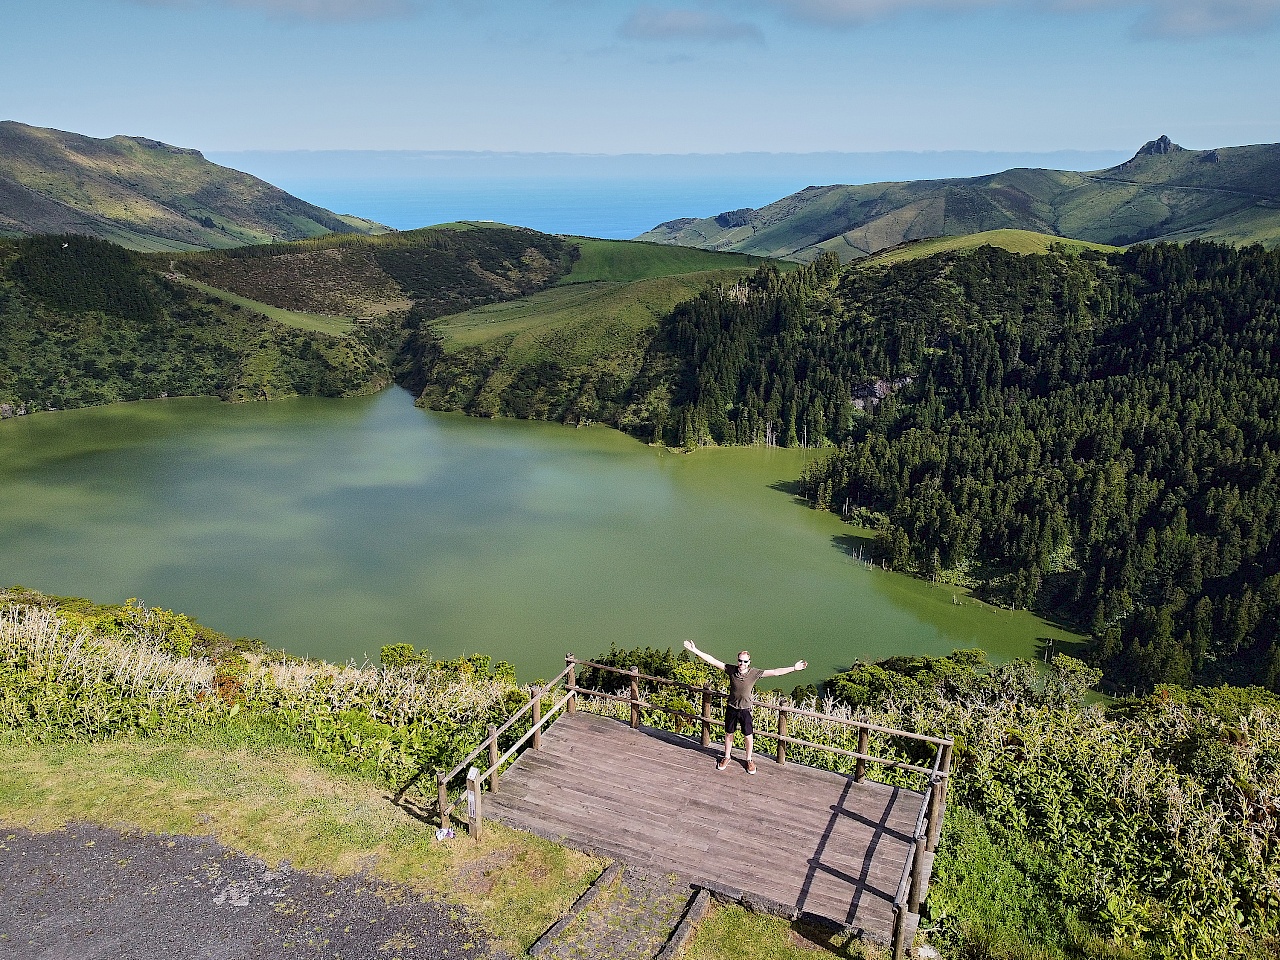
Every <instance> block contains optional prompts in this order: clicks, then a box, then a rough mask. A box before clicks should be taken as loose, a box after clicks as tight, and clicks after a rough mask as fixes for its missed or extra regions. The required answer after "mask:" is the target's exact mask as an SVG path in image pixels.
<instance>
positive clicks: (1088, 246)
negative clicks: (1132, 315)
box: [858, 230, 1120, 266]
mask: <svg viewBox="0 0 1280 960" xmlns="http://www.w3.org/2000/svg"><path fill="white" fill-rule="evenodd" d="M978 247H999V248H1000V249H1001V250H1008V251H1009V252H1010V253H1022V254H1029V253H1049V252H1050V251H1052V250H1065V251H1078V250H1097V251H1099V252H1102V253H1114V252H1117V251H1119V250H1120V248H1119V247H1113V246H1108V245H1107V244H1102V243H1087V242H1085V241H1082V240H1067V239H1065V238H1063V237H1054V236H1050V235H1049V234H1047V233H1034V232H1032V231H1030V230H987V231H985V232H983V233H971V234H969V235H968V236H964V237H934V238H932V239H930V240H911V241H908V242H907V243H903V244H899V245H898V246H896V247H890V248H889V249H888V250H881V251H880V252H879V253H876V254H873V255H872V256H870V257H867V258H866V259H865V260H860V261H859V262H858V265H859V266H872V265H879V266H887V265H889V264H891V263H905V262H906V261H908V260H922V259H924V258H925V257H931V256H933V255H934V254H935V253H950V252H952V251H957V250H976V249H977V248H978Z"/></svg>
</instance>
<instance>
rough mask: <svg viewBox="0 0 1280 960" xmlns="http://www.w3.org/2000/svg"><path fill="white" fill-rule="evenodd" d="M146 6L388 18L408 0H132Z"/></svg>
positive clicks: (405, 10)
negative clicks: (222, 8) (219, 8)
mask: <svg viewBox="0 0 1280 960" xmlns="http://www.w3.org/2000/svg"><path fill="white" fill-rule="evenodd" d="M134 2H135V3H141V4H143V5H144V6H149V7H186V8H190V9H197V8H200V7H224V8H228V9H237V10H254V11H257V12H259V13H263V14H265V15H267V16H269V17H272V18H274V19H279V20H313V21H354V20H388V19H395V18H399V17H405V16H408V15H409V14H410V13H411V12H412V11H413V6H414V4H413V2H412V0H134Z"/></svg>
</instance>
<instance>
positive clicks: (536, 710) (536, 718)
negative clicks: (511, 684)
mask: <svg viewBox="0 0 1280 960" xmlns="http://www.w3.org/2000/svg"><path fill="white" fill-rule="evenodd" d="M541 723H542V688H541V687H535V688H534V691H533V749H535V750H541V749H542V728H541V727H540V726H539V724H541Z"/></svg>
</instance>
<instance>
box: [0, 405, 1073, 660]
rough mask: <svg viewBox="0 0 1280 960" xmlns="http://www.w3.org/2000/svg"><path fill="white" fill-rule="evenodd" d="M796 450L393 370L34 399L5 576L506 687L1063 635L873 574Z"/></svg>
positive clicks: (317, 650)
mask: <svg viewBox="0 0 1280 960" xmlns="http://www.w3.org/2000/svg"><path fill="white" fill-rule="evenodd" d="M804 456H805V454H804V453H803V452H802V451H793V450H761V449H723V450H701V451H698V452H697V453H694V454H692V455H680V454H672V453H669V452H665V451H658V450H654V449H651V448H649V447H646V446H644V445H643V444H640V443H638V442H636V441H634V440H632V439H630V438H628V437H626V436H624V435H622V434H619V433H617V432H615V431H613V430H610V429H607V428H604V427H593V428H586V429H571V428H567V427H562V426H558V425H551V424H539V423H524V422H518V421H488V420H476V419H472V418H467V417H462V416H454V415H441V414H433V413H427V412H425V411H422V410H419V409H417V408H415V407H414V406H413V404H412V400H411V398H410V396H409V395H408V394H407V393H405V392H404V391H402V390H399V389H394V390H389V391H386V392H384V393H382V394H380V395H378V396H376V397H371V398H364V399H355V400H291V401H276V402H271V403H246V404H236V405H232V404H225V403H220V402H218V401H216V400H168V401H152V402H143V403H132V404H119V405H114V406H109V407H99V408H94V409H90V410H80V411H67V412H61V413H54V414H39V415H36V416H30V417H22V418H18V419H14V420H8V421H5V422H3V423H0V485H2V486H0V489H3V491H4V496H3V497H0V581H2V582H4V583H5V584H14V583H21V584H23V585H25V586H28V587H32V588H34V589H37V590H40V591H42V592H45V593H50V594H59V595H69V596H85V597H91V598H93V599H95V600H98V601H100V602H120V601H123V600H125V599H127V598H129V597H140V598H142V599H143V600H144V601H145V602H146V603H148V604H149V605H153V606H163V607H167V608H171V609H174V610H180V611H182V612H185V613H188V614H190V615H192V616H194V617H196V618H197V619H199V620H200V621H202V622H203V623H205V624H207V625H209V626H211V627H213V628H215V629H217V630H220V631H223V632H225V633H228V634H231V635H233V636H254V637H260V638H262V639H263V640H264V641H266V642H267V643H268V644H269V645H271V646H274V647H283V648H285V649H287V650H289V651H291V652H294V653H297V654H304V655H310V656H318V657H325V658H328V659H331V660H339V661H342V660H346V659H349V658H354V659H357V660H361V659H364V658H366V657H367V658H370V659H376V658H377V655H378V648H379V647H380V646H381V645H383V644H385V643H392V642H397V641H410V642H412V643H414V644H416V645H417V646H419V647H420V648H421V647H426V648H428V649H430V650H431V652H432V653H433V654H435V655H436V656H439V657H454V656H458V655H461V654H464V653H475V652H482V653H487V654H490V655H492V656H494V657H495V658H500V659H506V660H510V661H511V662H512V663H514V664H515V665H516V668H517V670H518V672H519V674H520V676H521V678H522V679H525V680H532V679H535V678H538V677H547V676H550V675H552V674H553V673H555V672H557V671H558V669H559V667H560V666H563V657H564V654H565V653H566V652H569V651H572V652H573V653H576V654H578V655H579V656H588V655H591V654H595V653H599V652H601V651H603V650H607V649H608V647H609V645H610V643H616V644H618V645H619V646H623V647H632V646H640V645H652V646H673V647H678V646H679V644H680V642H681V641H682V640H683V639H685V638H693V639H695V640H696V641H697V642H698V643H699V645H700V646H703V647H704V648H706V649H708V650H711V651H713V652H715V653H717V654H718V655H720V656H721V658H722V659H723V658H728V657H729V655H730V654H732V653H734V652H736V651H737V650H738V649H739V648H741V647H749V648H750V649H751V650H752V652H753V654H754V657H755V660H756V663H757V664H759V665H760V666H763V667H769V666H774V665H781V664H785V663H791V662H794V661H795V660H796V659H798V658H801V657H803V658H805V659H807V660H808V661H809V662H810V664H811V669H810V670H809V671H808V672H807V673H806V674H804V675H803V676H804V678H805V680H806V681H817V680H820V679H822V678H824V677H825V676H827V675H829V674H830V673H832V672H834V671H836V670H837V669H840V668H843V667H845V666H847V665H848V664H849V662H850V661H852V660H853V659H855V658H859V657H861V658H875V657H883V656H888V655H891V654H896V653H928V654H942V653H946V652H948V651H950V650H952V649H955V648H957V647H968V646H980V647H982V648H983V649H985V650H987V651H988V652H989V653H990V654H992V655H993V656H994V657H997V658H1001V659H1004V658H1009V657H1014V656H1028V655H1033V654H1034V653H1035V650H1036V647H1037V638H1040V637H1055V638H1062V639H1068V638H1069V636H1070V635H1069V634H1065V633H1064V632H1062V631H1061V630H1058V629H1056V628H1054V627H1051V626H1048V625H1046V624H1044V623H1043V622H1041V621H1039V620H1037V619H1036V618H1034V617H1032V616H1030V615H1027V614H1015V613H1010V612H1007V611H1001V610H995V609H993V608H990V607H986V606H984V605H982V604H979V603H977V602H974V601H970V600H968V599H967V598H963V597H962V598H961V599H962V601H963V603H962V605H961V606H958V607H957V606H955V605H954V603H953V600H952V591H951V590H950V589H949V588H945V587H931V586H930V585H928V584H924V583H920V582H917V581H914V580H911V579H909V578H906V577H902V576H898V575H895V574H890V573H885V572H882V571H879V570H868V569H866V568H865V566H864V565H862V564H861V563H858V562H857V561H855V560H854V559H852V558H851V557H850V556H849V553H848V549H849V546H850V544H852V543H854V540H853V533H854V531H853V529H852V528H850V527H848V526H846V525H844V524H842V523H841V522H840V521H839V520H838V519H837V518H836V517H834V516H832V515H829V514H822V513H818V512H817V511H814V510H810V509H809V508H808V507H806V506H804V505H803V504H801V503H799V502H798V501H796V500H795V498H794V496H793V494H792V492H791V490H792V486H793V483H794V480H795V479H796V477H797V476H798V475H799V472H800V469H801V466H802V462H803V458H804ZM809 456H812V453H810V454H809ZM797 679H799V678H797Z"/></svg>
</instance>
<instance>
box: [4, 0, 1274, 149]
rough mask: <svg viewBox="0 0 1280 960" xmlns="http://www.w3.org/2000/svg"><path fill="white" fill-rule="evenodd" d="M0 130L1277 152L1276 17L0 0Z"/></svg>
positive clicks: (888, 2)
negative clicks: (1256, 148)
mask: <svg viewBox="0 0 1280 960" xmlns="http://www.w3.org/2000/svg"><path fill="white" fill-rule="evenodd" d="M0 62H3V63H4V65H5V78H4V82H3V85H2V86H0V119H13V120H20V121H23V122H25V123H32V124H36V125H39V126H52V127H58V128H61V129H69V130H75V131H78V132H81V133H86V134H90V135H93V136H108V135H111V134H115V133H127V134H135V135H144V136H150V137H155V138H157V139H161V140H165V141H167V142H170V143H177V144H181V145H184V146H195V147H199V148H201V149H206V150H212V151H216V150H248V149H259V150H261V149H266V150H287V149H408V150H514V151H548V150H550V151H567V152H580V153H623V152H646V153H647V152H660V153H717V152H732V151H754V150H763V151H776V152H808V151H819V150H840V151H873V150H953V149H968V150H1023V151H1036V150H1058V149H1080V150H1094V149H1130V148H1136V147H1137V146H1139V145H1140V144H1141V143H1142V142H1143V141H1145V140H1148V139H1151V138H1153V137H1156V136H1158V135H1160V134H1168V135H1169V136H1171V137H1172V138H1173V139H1174V140H1176V141H1178V142H1180V143H1182V144H1184V145H1186V146H1191V147H1210V146H1226V145H1232V144H1242V143H1258V142H1274V141H1277V140H1280V96H1277V95H1276V91H1277V90H1280V0H675V2H665V0H651V2H644V3H637V2H630V0H625V2H624V0H6V2H5V3H4V5H3V7H2V8H0Z"/></svg>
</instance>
